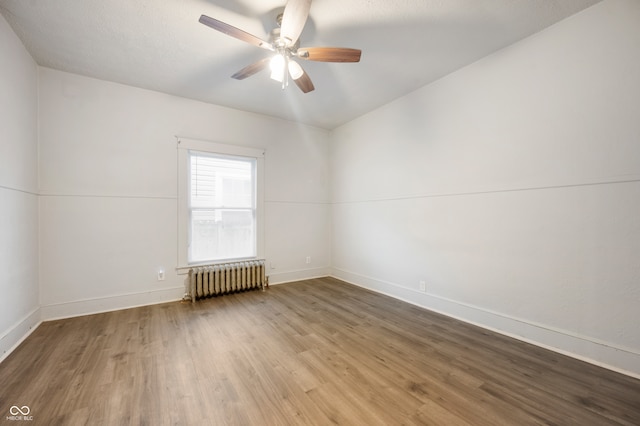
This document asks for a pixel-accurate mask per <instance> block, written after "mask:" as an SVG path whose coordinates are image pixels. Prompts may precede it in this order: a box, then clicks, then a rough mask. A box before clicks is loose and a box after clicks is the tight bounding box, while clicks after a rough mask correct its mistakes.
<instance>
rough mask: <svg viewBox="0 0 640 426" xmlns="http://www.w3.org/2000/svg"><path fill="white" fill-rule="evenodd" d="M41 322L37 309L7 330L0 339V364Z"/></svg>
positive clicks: (39, 312) (38, 309)
mask: <svg viewBox="0 0 640 426" xmlns="http://www.w3.org/2000/svg"><path fill="white" fill-rule="evenodd" d="M41 322H42V320H41V311H40V308H39V307H37V308H35V309H33V310H32V311H31V312H29V313H28V314H27V315H25V316H24V317H23V318H22V319H21V320H19V321H18V322H16V323H15V324H14V325H13V326H12V327H11V328H10V329H9V330H7V332H5V333H4V334H3V335H2V336H1V337H0V362H2V361H4V359H5V358H6V357H8V356H9V354H11V352H13V351H14V350H15V349H16V348H17V347H18V345H20V343H22V341H23V340H24V339H26V338H27V337H29V335H30V334H31V333H33V331H34V330H35V329H36V328H38V326H39V325H40V323H41Z"/></svg>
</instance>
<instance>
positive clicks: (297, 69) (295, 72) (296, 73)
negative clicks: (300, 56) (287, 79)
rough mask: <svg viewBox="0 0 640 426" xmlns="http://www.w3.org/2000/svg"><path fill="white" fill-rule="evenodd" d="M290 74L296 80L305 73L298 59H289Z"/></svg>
mask: <svg viewBox="0 0 640 426" xmlns="http://www.w3.org/2000/svg"><path fill="white" fill-rule="evenodd" d="M289 74H291V78H293V79H294V80H297V79H299V78H300V77H302V74H304V71H303V70H302V67H301V66H300V64H299V63H297V62H296V61H289Z"/></svg>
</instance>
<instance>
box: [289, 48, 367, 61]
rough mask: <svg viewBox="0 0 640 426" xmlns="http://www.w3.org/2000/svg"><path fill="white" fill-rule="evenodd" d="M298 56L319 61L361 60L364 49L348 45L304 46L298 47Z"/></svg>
mask: <svg viewBox="0 0 640 426" xmlns="http://www.w3.org/2000/svg"><path fill="white" fill-rule="evenodd" d="M297 55H298V57H299V58H301V59H306V60H308V61H319V62H360V56H361V55H362V51H361V50H359V49H349V48H347V47H303V48H300V49H298V53H297Z"/></svg>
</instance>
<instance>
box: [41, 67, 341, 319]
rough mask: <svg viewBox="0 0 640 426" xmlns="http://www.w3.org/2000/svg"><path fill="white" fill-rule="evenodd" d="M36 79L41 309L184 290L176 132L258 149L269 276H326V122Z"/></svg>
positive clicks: (125, 302)
mask: <svg viewBox="0 0 640 426" xmlns="http://www.w3.org/2000/svg"><path fill="white" fill-rule="evenodd" d="M39 82H40V108H39V117H40V158H41V162H40V178H41V179H40V182H41V183H40V190H41V208H40V226H41V234H40V238H41V239H40V256H41V282H42V286H41V300H42V310H43V317H44V318H55V317H61V316H68V315H77V314H82V313H85V312H96V311H101V310H109V309H117V308H122V307H127V306H134V305H142V304H148V303H153V302H159V301H164V300H175V299H179V298H180V297H182V294H183V293H184V291H183V290H184V287H183V279H184V276H183V275H181V276H178V275H177V274H176V273H175V270H174V268H175V267H176V266H177V250H178V242H177V209H178V206H177V149H176V138H175V136H176V135H177V136H182V137H188V138H195V139H204V140H210V141H213V142H218V143H224V144H238V145H244V146H250V147H258V148H265V149H266V155H265V174H266V176H265V184H266V187H265V199H266V200H265V201H266V205H265V221H266V230H265V234H266V241H265V251H266V257H267V260H268V264H273V265H274V266H275V269H270V270H268V271H267V272H268V274H269V275H270V278H271V282H272V283H278V282H283V281H287V280H293V279H297V278H307V277H313V276H318V275H326V274H327V273H328V270H329V269H328V268H329V261H330V257H329V249H330V221H329V217H330V211H331V208H330V204H329V184H328V163H327V161H328V140H329V134H328V132H327V131H325V130H320V129H317V128H312V127H308V126H303V125H298V124H295V123H292V122H287V121H283V120H276V119H273V118H268V117H265V116H260V115H256V114H250V113H246V112H241V111H236V110H231V109H228V108H223V107H218V106H213V105H208V104H204V103H200V102H196V101H191V100H186V99H181V98H176V97H172V96H169V95H164V94H160V93H156V92H151V91H146V90H141V89H136V88H132V87H128V86H124V85H119V84H114V83H108V82H104V81H100V80H95V79H90V78H86V77H81V76H78V75H73V74H68V73H63V72H60V71H55V70H52V69H48V68H40V72H39ZM306 256H311V257H312V260H313V261H312V263H311V264H306V263H305V258H306ZM160 267H163V268H164V269H165V270H166V271H167V274H166V275H167V277H166V280H165V281H157V279H156V276H157V270H158V268H160Z"/></svg>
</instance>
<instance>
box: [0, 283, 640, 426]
mask: <svg viewBox="0 0 640 426" xmlns="http://www.w3.org/2000/svg"><path fill="white" fill-rule="evenodd" d="M13 405H16V406H19V407H22V406H28V407H29V409H30V414H29V415H30V416H33V417H32V421H30V422H29V423H28V424H33V425H40V424H42V425H58V424H60V425H85V424H86V425H120V424H122V425H128V424H131V425H164V424H167V425H168V424H172V425H173V424H176V425H177V424H180V425H209V424H212V425H325V424H343V425H400V424H403V425H412V424H427V425H492V426H493V425H529V424H555V425H605V424H623V425H640V380H636V379H633V378H630V377H627V376H624V375H621V374H617V373H614V372H611V371H608V370H604V369H601V368H598V367H596V366H593V365H590V364H586V363H583V362H581V361H578V360H575V359H571V358H568V357H565V356H562V355H559V354H556V353H553V352H550V351H547V350H544V349H541V348H538V347H535V346H532V345H528V344H526V343H522V342H519V341H516V340H513V339H510V338H508V337H504V336H501V335H498V334H494V333H491V332H489V331H486V330H483V329H480V328H477V327H474V326H471V325H468V324H465V323H461V322H458V321H456V320H453V319H450V318H447V317H444V316H441V315H438V314H434V313H432V312H429V311H426V310H423V309H420V308H417V307H415V306H412V305H409V304H406V303H403V302H401V301H398V300H395V299H392V298H389V297H385V296H383V295H379V294H376V293H372V292H369V291H366V290H363V289H361V288H358V287H355V286H351V285H348V284H345V283H342V282H340V281H338V280H335V279H330V278H323V279H317V280H309V281H302V282H298V283H292V284H284V285H279V286H272V287H271V288H270V289H269V290H268V291H266V292H259V291H258V292H248V293H242V294H238V295H228V296H223V297H220V298H215V299H209V300H204V301H201V302H198V303H196V304H193V305H192V304H181V303H177V302H176V303H169V304H163V305H155V306H147V307H142V308H136V309H128V310H123V311H117V312H110V313H104V314H97V315H91V316H85V317H79V318H72V319H66V320H60V321H52V322H46V323H43V324H42V325H41V326H40V327H39V328H38V329H37V330H36V331H35V332H34V333H33V334H32V335H31V336H29V338H28V339H26V340H25V342H23V344H22V345H20V347H18V348H17V349H16V350H15V351H14V353H12V354H11V355H10V356H9V357H8V358H7V359H6V360H5V361H4V362H3V363H2V364H0V410H1V412H0V414H1V416H2V417H0V423H6V424H12V425H15V424H24V423H21V422H17V421H13V420H10V419H8V418H7V416H10V414H9V411H10V407H11V406H13Z"/></svg>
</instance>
